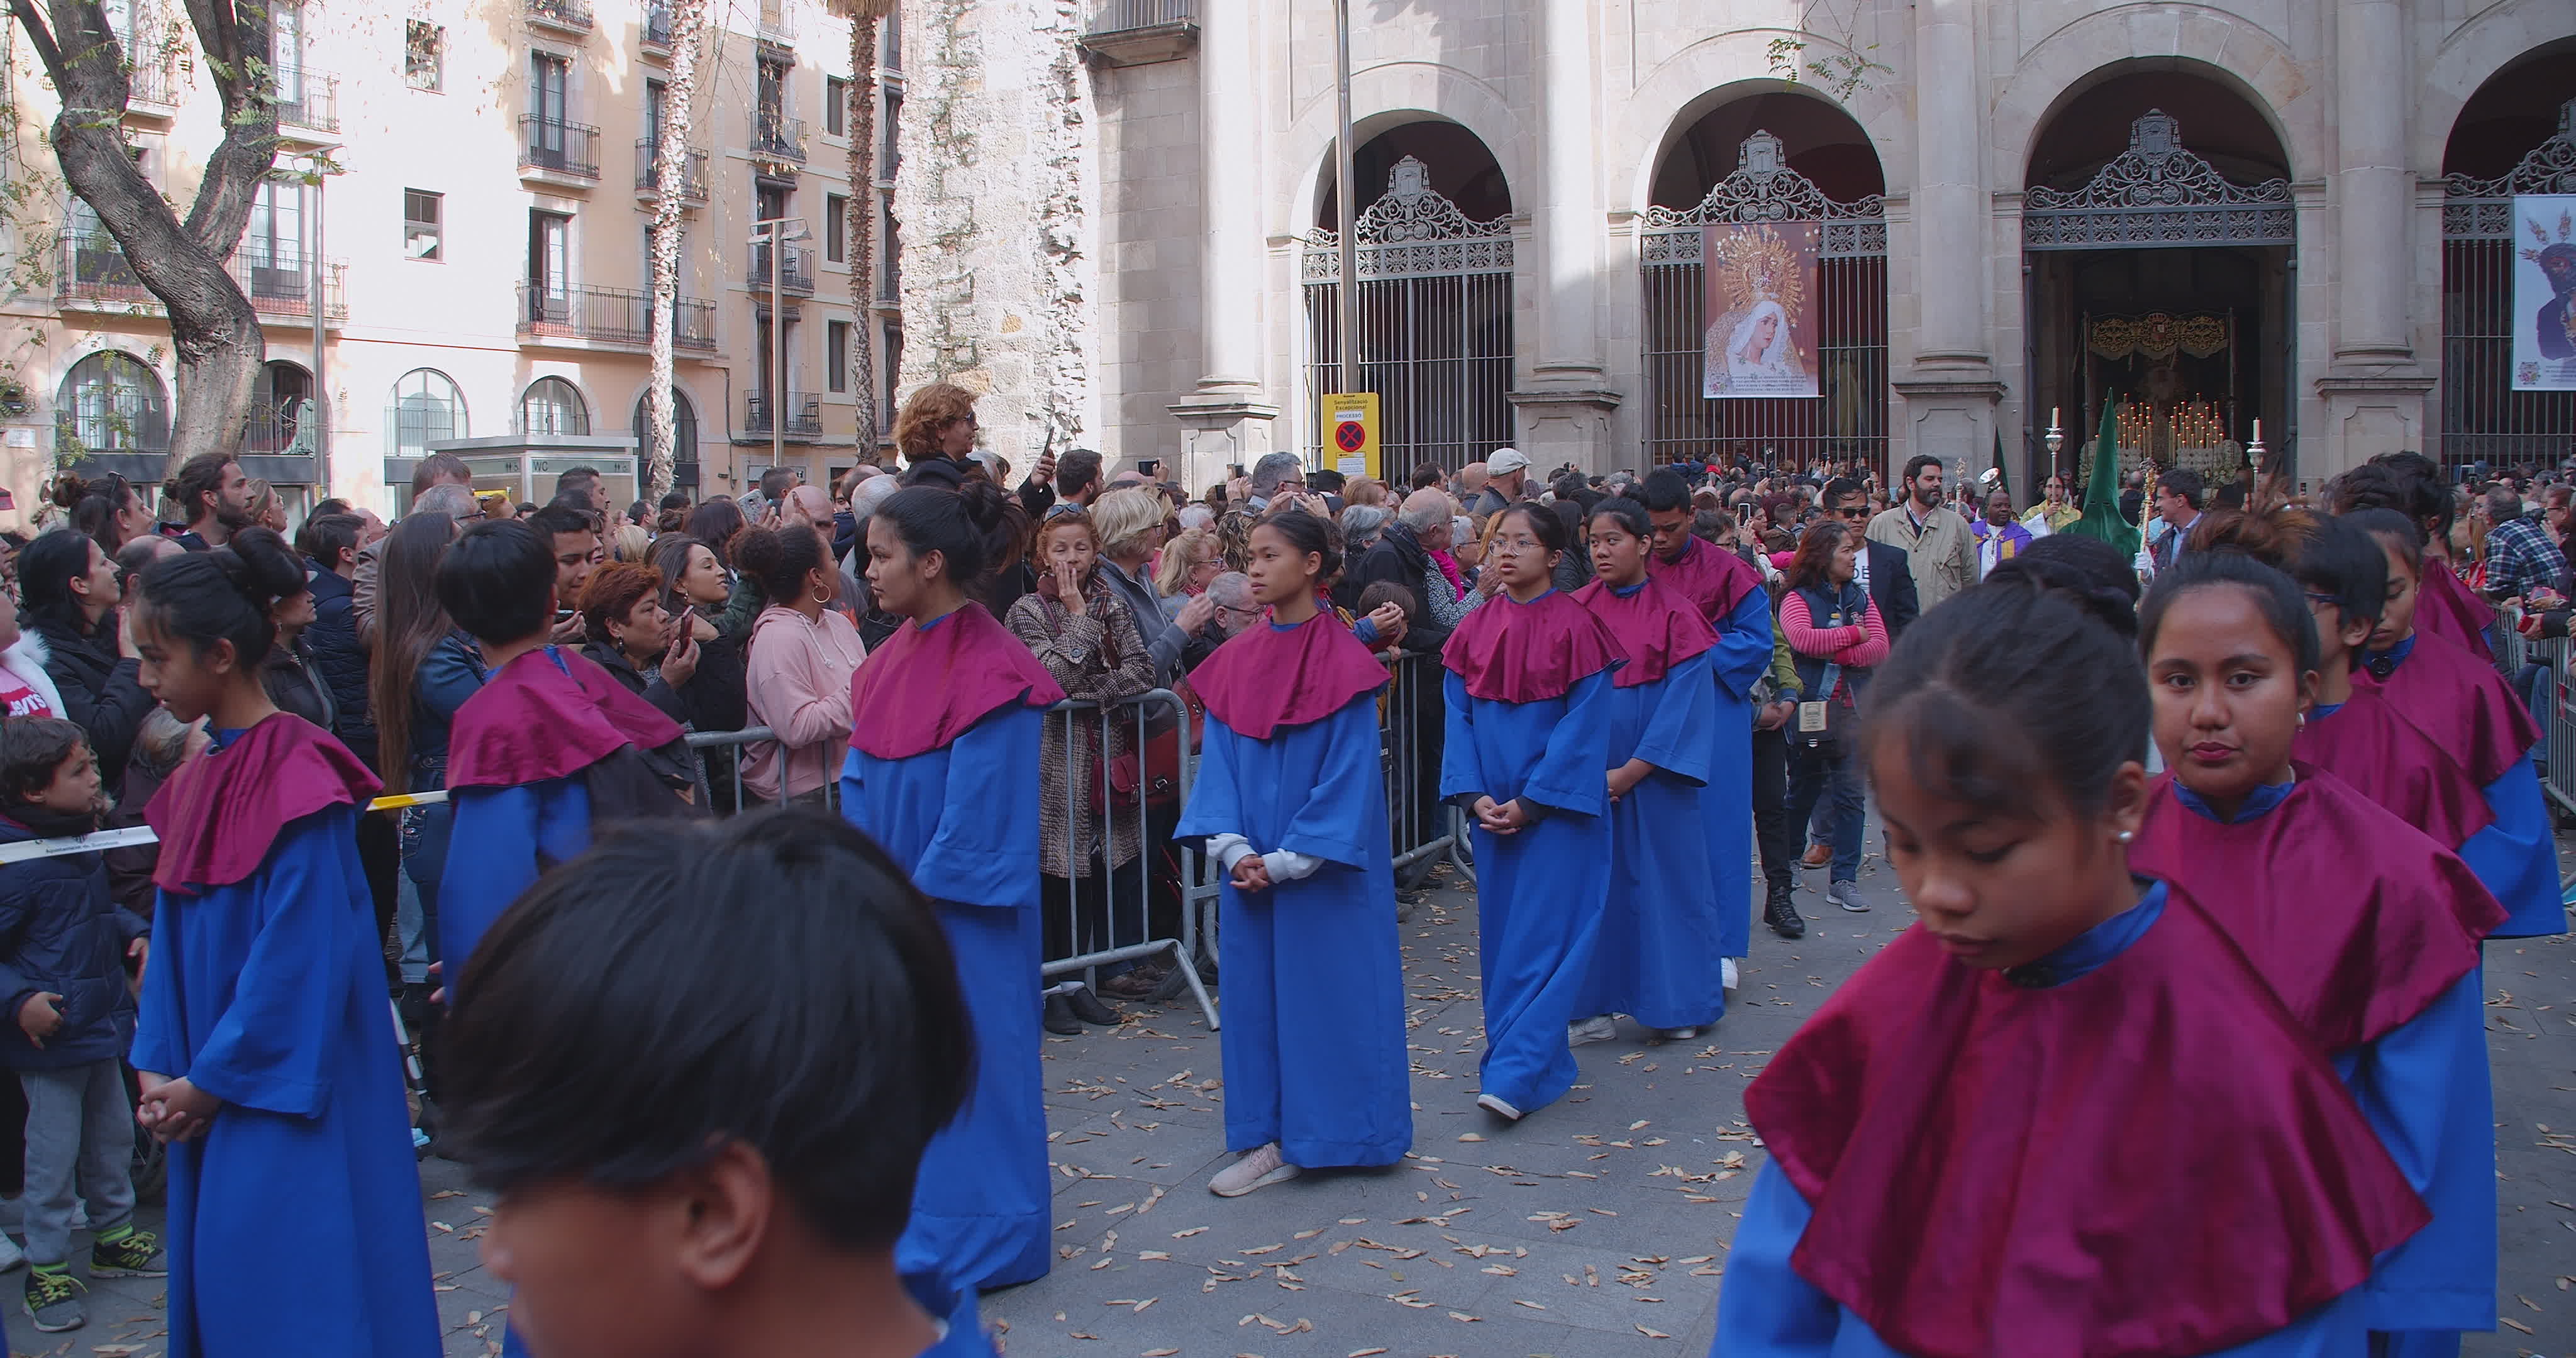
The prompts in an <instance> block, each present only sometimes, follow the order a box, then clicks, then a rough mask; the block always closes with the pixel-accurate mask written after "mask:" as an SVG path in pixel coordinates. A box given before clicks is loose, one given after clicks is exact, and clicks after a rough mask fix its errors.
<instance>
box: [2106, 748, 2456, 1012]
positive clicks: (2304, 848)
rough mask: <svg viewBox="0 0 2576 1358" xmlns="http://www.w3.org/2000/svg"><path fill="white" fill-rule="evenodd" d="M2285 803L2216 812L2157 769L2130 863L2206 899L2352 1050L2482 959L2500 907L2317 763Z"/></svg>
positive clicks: (2257, 958) (2249, 954)
mask: <svg viewBox="0 0 2576 1358" xmlns="http://www.w3.org/2000/svg"><path fill="white" fill-rule="evenodd" d="M2290 767H2291V770H2292V773H2293V776H2295V777H2296V778H2297V780H2298V783H2297V786H2296V787H2294V788H2292V789H2291V792H2290V795H2289V797H2288V798H2287V799H2286V800H2284V801H2283V802H2282V803H2281V804H2280V805H2279V806H2276V807H2274V808H2272V809H2271V810H2270V811H2268V812H2265V813H2264V814H2262V815H2260V816H2256V817H2254V818H2253V819H2251V820H2244V821H2238V822H2236V823H2234V824H2232V825H2221V824H2220V823H2218V822H2217V821H2214V820H2211V819H2210V818H2209V817H2207V816H2204V815H2201V814H2200V813H2198V812H2196V811H2193V810H2192V809H2191V808H2189V807H2187V806H2184V805H2183V804H2182V802H2181V801H2180V800H2179V799H2178V798H2176V797H2175V795H2174V790H2173V775H2172V774H2170V773H2168V774H2164V775H2162V776H2161V777H2159V778H2158V779H2157V780H2156V784H2155V786H2154V787H2153V788H2152V789H2151V790H2150V792H2149V794H2148V802H2147V817H2146V822H2145V823H2144V824H2143V825H2141V826H2139V827H2138V838H2137V840H2136V842H2135V843H2133V844H2131V845H2130V846H2129V867H2130V869H2131V870H2132V871H2134V872H2137V873H2139V874H2140V875H2142V876H2147V877H2153V878H2156V879H2158V880H2160V881H2164V882H2168V883H2171V884H2173V885H2175V886H2177V887H2180V888H2182V889H2183V890H2185V891H2187V892H2189V893H2191V895H2192V896H2193V897H2194V898H2195V899H2197V900H2200V901H2202V902H2205V903H2206V905H2205V908H2206V909H2207V910H2208V911H2209V914H2210V916H2211V918H2213V919H2215V920H2217V921H2218V925H2219V927H2220V928H2221V929H2224V930H2225V931H2226V932H2227V936H2228V937H2229V938H2231V939H2234V940H2235V941H2236V946H2237V947H2239V948H2242V949H2243V950H2244V952H2245V958H2246V960H2247V961H2249V962H2251V963H2253V964H2254V970H2255V971H2257V972H2259V973H2261V974H2262V976H2263V979H2264V980H2266V981H2268V982H2270V983H2271V986H2272V993H2274V994H2276V995H2278V996H2280V997H2281V1002H2282V1003H2283V1004H2285V1005H2288V1006H2289V1009H2290V1013H2291V1014H2293V1015H2294V1016H2296V1017H2297V1018H2298V1020H2299V1022H2300V1023H2301V1024H2302V1025H2304V1026H2305V1027H2306V1029H2307V1031H2308V1032H2309V1033H2310V1034H2311V1035H2312V1036H2314V1037H2315V1038H2316V1040H2317V1042H2318V1044H2319V1045H2321V1046H2323V1047H2324V1048H2325V1049H2326V1050H2327V1051H2329V1052H2340V1051H2346V1050H2349V1049H2351V1048H2353V1047H2358V1046H2360V1045H2361V1044H2363V1043H2365V1042H2372V1041H2376V1040H2377V1039H2379V1038H2381V1037H2384V1036H2386V1035H2387V1034H2388V1033H2390V1032H2391V1031H2394V1030H2395V1029H2396V1028H2398V1027H2400V1026H2401V1025H2403V1024H2405V1023H2406V1022H2407V1021H2408V1020H2410V1019H2413V1018H2414V1017H2415V1016H2416V1015H2418V1014H2421V1013H2423V1012H2424V1010H2425V1009H2426V1008H2427V1007H2429V1006H2430V1005H2431V1004H2432V1003H2433V1001H2434V1000H2436V999H2439V998H2440V997H2441V995H2442V992H2443V991H2445V990H2448V989H2450V988H2451V984H2452V983H2453V982H2455V981H2457V980H2459V979H2460V978H2461V977H2463V976H2465V975H2467V974H2469V972H2471V971H2473V970H2475V969H2476V968H2477V965H2478V944H2479V942H2480V940H2483V939H2484V938H2485V937H2486V936H2487V935H2488V934H2489V933H2491V932H2493V931H2494V929H2495V927H2496V926H2497V925H2499V924H2502V923H2503V922H2504V907H2503V906H2500V905H2498V904H2496V900H2495V897H2493V896H2491V895H2489V894H2487V889H2486V888H2485V887H2484V886H2482V885H2480V884H2479V882H2478V879H2477V874H2475V873H2473V872H2471V871H2469V868H2468V865H2467V864H2465V863H2462V862H2461V861H2460V860H2459V858H2458V857H2457V856H2456V855H2454V854H2453V853H2452V852H2451V851H2450V850H2449V849H2446V848H2444V847H2442V846H2441V845H2439V844H2436V843H2434V842H2433V841H2432V840H2430V839H2427V838H2425V837H2424V835H2423V833H2422V832H2421V831H2418V830H2416V829H2415V828H2414V827H2413V826H2410V825H2408V824H2407V823H2406V822H2404V821H2402V820H2399V819H2398V818H2397V817H2396V816H2394V815H2392V814H2390V813H2389V812H2388V811H2387V810H2386V809H2384V808H2382V807H2381V806H2380V805H2379V804H2378V803H2377V802H2374V801H2372V800H2370V799H2369V798H2368V797H2365V796H2363V795H2361V794H2360V793H2359V792H2357V791H2355V790H2353V788H2352V786H2351V785H2350V784H2348V783H2346V782H2344V781H2343V780H2342V779H2340V778H2337V777H2335V776H2334V775H2333V774H2331V773H2327V772H2325V771H2323V770H2321V769H2318V768H2316V767H2315V766H2313V765H2308V764H2300V763H2295V762H2294V763H2292V764H2291V766H2290Z"/></svg>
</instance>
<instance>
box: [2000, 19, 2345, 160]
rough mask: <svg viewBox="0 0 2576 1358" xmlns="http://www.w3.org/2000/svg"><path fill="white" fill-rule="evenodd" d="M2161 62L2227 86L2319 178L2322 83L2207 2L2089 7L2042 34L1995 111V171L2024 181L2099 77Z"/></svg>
mask: <svg viewBox="0 0 2576 1358" xmlns="http://www.w3.org/2000/svg"><path fill="white" fill-rule="evenodd" d="M2156 65H2162V66H2165V67H2167V68H2168V69H2173V70H2178V71H2184V72H2187V73H2189V74H2191V75H2195V76H2199V77H2202V78H2204V79H2207V80H2210V81H2212V82H2214V83H2217V84H2220V85H2224V86H2226V87H2228V88H2230V89H2232V90H2234V91H2236V93H2238V94H2239V95H2241V96H2243V97H2244V98H2245V100H2246V101H2247V102H2248V103H2251V104H2252V105H2253V106H2254V108H2255V110H2256V111H2257V112H2258V113H2260V114H2262V116H2263V117H2264V119H2265V120H2266V121H2268V122H2269V123H2270V124H2271V131H2272V136H2273V139H2274V140H2276V141H2278V142H2279V143H2280V144H2281V147H2282V150H2283V151H2284V153H2285V154H2287V155H2288V157H2289V160H2290V175H2289V178H2290V179H2291V181H2292V182H2294V183H2295V182H2298V181H2301V180H2306V179H2316V178H2321V177H2323V175H2324V174H2325V172H2326V167H2327V166H2328V165H2329V164H2330V163H2331V162H2330V158H2329V156H2328V155H2327V153H2326V149H2325V138H2324V134H2325V128H2324V121H2325V120H2324V108H2323V104H2322V100H2323V94H2322V92H2321V91H2317V90H2313V89H2311V88H2309V87H2308V85H2307V84H2306V82H2305V80H2304V79H2303V78H2302V77H2301V75H2300V74H2299V69H2298V63H2297V61H2296V59H2295V58H2294V57H2293V56H2292V54H2291V52H2290V49H2289V48H2288V47H2287V46H2286V45H2284V44H2283V43H2282V42H2281V41H2280V40H2279V39H2278V38H2275V37H2274V36H2273V35H2271V34H2270V33H2268V32H2265V31H2264V30H2263V29H2262V28H2260V27H2258V26H2256V25H2254V24H2252V23H2249V22H2247V21H2245V20H2242V19H2237V18H2233V17H2230V16H2226V15H2221V14H2218V13H2215V12H2213V11H2209V10H2203V9H2191V10H2185V11H2182V12H2180V13H2175V12H2171V11H2164V12H2148V11H2141V10H2129V9H2123V10H2116V11H2112V12H2109V13H2103V14H2094V15H2089V16H2087V17H2085V18H2082V19H2078V20H2076V21H2075V22H2073V23H2070V24H2068V25H2066V26H2065V27H2064V28H2061V29H2059V30H2057V31H2056V32H2054V33H2052V34H2050V35H2049V36H2048V37H2046V38H2044V39H2042V40H2041V41H2040V42H2039V44H2038V45H2037V46H2035V47H2033V48H2031V49H2030V51H2029V52H2028V53H2026V54H2025V55H2024V56H2023V58H2022V60H2021V63H2020V65H2019V66H2018V67H2016V68H2015V70H2014V71H2013V76H2012V80H2011V82H2010V83H2009V84H2008V85H2006V86H2005V88H2004V93H2003V95H2002V97H2000V98H1998V99H1997V100H1996V101H1995V105H1994V112H1993V114H1992V116H1991V118H1990V119H1989V123H1990V127H1991V130H1990V132H1989V137H1990V145H1992V147H1993V148H1994V153H1995V154H1996V156H1998V157H1999V158H2000V160H2001V164H1999V165H1998V166H1997V167H1996V171H1997V172H1996V173H1995V174H1994V175H1993V179H1994V180H1995V182H1997V183H2009V184H2013V185H2019V184H2020V183H2021V182H2022V179H2023V175H2024V172H2025V171H2026V170H2027V168H2028V167H2029V165H2030V158H2031V153H2032V151H2033V150H2035V149H2036V148H2037V146H2038V143H2039V135H2040V133H2041V132H2042V131H2043V130H2045V129H2046V128H2047V126H2048V124H2049V122H2050V120H2052V119H2053V118H2055V117H2056V116H2057V115H2058V114H2059V113H2060V112H2062V111H2063V110H2064V109H2065V108H2066V106H2067V105H2069V104H2071V103H2073V102H2074V101H2075V100H2076V99H2077V98H2078V97H2079V96H2081V95H2082V94H2084V93H2085V91H2087V90H2089V89H2091V88H2092V87H2093V86H2094V85H2096V84H2099V83H2100V82H2102V81H2104V80H2107V79H2110V78H2111V77H2113V76H2116V75H2120V74H2122V73H2124V72H2126V71H2132V70H2137V69H2140V68H2141V67H2152V66H2156Z"/></svg>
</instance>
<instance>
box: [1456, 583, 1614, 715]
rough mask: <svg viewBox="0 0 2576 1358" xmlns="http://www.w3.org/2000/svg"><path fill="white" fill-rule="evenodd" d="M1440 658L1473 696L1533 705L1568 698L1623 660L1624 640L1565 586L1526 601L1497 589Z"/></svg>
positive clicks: (1471, 616) (1457, 632)
mask: <svg viewBox="0 0 2576 1358" xmlns="http://www.w3.org/2000/svg"><path fill="white" fill-rule="evenodd" d="M1440 663H1442V664H1444V665H1447V666H1448V667H1449V669H1450V671H1451V672H1452V673H1454V674H1456V675H1457V676H1458V678H1459V679H1460V680H1461V681H1462V682H1464V683H1465V684H1466V686H1467V693H1468V696H1470V697H1475V698H1484V699H1487V700H1490V701H1493V702H1505V703H1532V702H1538V701H1541V700H1543V699H1547V698H1558V697H1563V696H1564V694H1565V691H1566V690H1567V689H1570V688H1572V687H1574V686H1575V685H1576V684H1577V683H1579V682H1581V681H1582V680H1585V679H1589V678H1591V677H1592V676H1593V675H1596V674H1599V673H1600V672H1601V671H1603V670H1606V669H1609V668H1611V667H1612V666H1614V665H1617V664H1619V663H1620V661H1619V643H1618V642H1617V641H1616V640H1615V639H1613V638H1612V637H1611V635H1610V629H1609V628H1607V627H1605V626H1603V625H1602V623H1601V620H1600V619H1599V618H1596V617H1594V616H1593V615H1592V610H1591V609H1588V608H1585V607H1584V606H1583V605H1581V604H1579V603H1576V602H1575V601H1574V596H1573V595H1571V594H1568V593H1566V592H1565V591H1564V590H1561V589H1552V590H1549V591H1548V592H1547V593H1545V594H1542V595H1540V596H1538V597H1537V598H1535V599H1532V600H1530V601H1529V602H1528V603H1525V604H1524V603H1515V602H1513V600H1512V597H1511V596H1510V595H1508V594H1497V595H1495V596H1494V597H1493V598H1491V599H1488V600H1486V601H1485V602H1484V603H1483V604H1481V605H1479V606H1478V607H1477V608H1476V611H1474V612H1472V613H1469V614H1468V615H1467V617H1466V620H1465V621H1463V622H1461V623H1459V624H1458V627H1457V630H1456V631H1454V632H1451V633H1450V634H1449V644H1448V645H1446V646H1444V647H1442V648H1441V651H1440Z"/></svg>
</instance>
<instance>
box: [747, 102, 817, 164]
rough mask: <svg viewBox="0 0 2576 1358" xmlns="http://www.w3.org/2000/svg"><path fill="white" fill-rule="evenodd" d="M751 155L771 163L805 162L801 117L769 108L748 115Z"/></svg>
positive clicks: (803, 124) (753, 111)
mask: <svg viewBox="0 0 2576 1358" xmlns="http://www.w3.org/2000/svg"><path fill="white" fill-rule="evenodd" d="M751 158H752V159H753V160H757V161H765V162H768V163H770V164H773V165H802V164H804V163H805V120H804V119H802V118H790V117H787V116H785V115H784V114H781V113H778V112H777V111H775V110H772V109H754V110H752V114H751Z"/></svg>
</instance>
